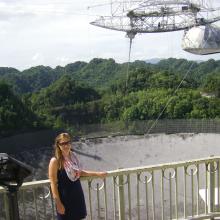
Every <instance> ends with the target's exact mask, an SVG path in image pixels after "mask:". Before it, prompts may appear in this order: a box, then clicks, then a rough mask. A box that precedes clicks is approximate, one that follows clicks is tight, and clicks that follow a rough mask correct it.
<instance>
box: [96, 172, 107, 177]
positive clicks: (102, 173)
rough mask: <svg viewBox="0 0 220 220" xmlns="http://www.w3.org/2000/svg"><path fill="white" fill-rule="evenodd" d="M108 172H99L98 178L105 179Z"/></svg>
mask: <svg viewBox="0 0 220 220" xmlns="http://www.w3.org/2000/svg"><path fill="white" fill-rule="evenodd" d="M107 174H108V173H107V172H97V176H98V177H100V178H105V177H106V176H107Z"/></svg>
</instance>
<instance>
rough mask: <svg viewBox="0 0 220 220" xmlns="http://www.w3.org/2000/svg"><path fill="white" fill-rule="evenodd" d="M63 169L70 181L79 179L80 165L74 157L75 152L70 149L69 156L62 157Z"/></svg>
mask: <svg viewBox="0 0 220 220" xmlns="http://www.w3.org/2000/svg"><path fill="white" fill-rule="evenodd" d="M64 169H65V171H66V174H67V176H68V177H69V179H70V180H71V181H76V180H77V179H79V177H80V175H79V173H80V170H81V166H80V163H79V160H78V158H77V157H76V154H75V153H73V152H72V151H71V152H70V157H66V158H65V159H64Z"/></svg>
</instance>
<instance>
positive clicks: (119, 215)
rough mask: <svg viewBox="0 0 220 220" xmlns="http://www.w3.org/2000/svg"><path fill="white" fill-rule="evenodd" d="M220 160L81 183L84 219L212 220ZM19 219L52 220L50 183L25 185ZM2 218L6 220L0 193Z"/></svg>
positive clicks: (219, 199)
mask: <svg viewBox="0 0 220 220" xmlns="http://www.w3.org/2000/svg"><path fill="white" fill-rule="evenodd" d="M219 165H220V157H209V158H204V159H198V160H189V161H183V162H176V163H167V164H160V165H154V166H146V167H136V168H129V169H118V170H113V171H109V172H108V175H107V177H106V178H105V179H104V180H102V179H99V178H94V177H93V178H88V177H86V178H81V180H82V185H83V189H84V193H85V197H86V203H87V211H88V216H87V219H91V220H93V219H106V220H109V219H120V220H125V219H129V220H130V219H132V220H133V219H137V220H142V219H152V220H154V219H155V220H158V219H162V220H165V219H213V218H214V217H215V216H220V205H219V204H220V190H219V186H220V175H219V171H220V169H219ZM18 197H19V210H20V217H21V219H22V220H25V219H26V220H29V219H36V220H41V219H45V220H47V219H48V220H49V219H50V220H51V219H56V218H55V217H56V212H55V205H54V202H53V199H52V197H51V193H50V188H49V181H48V180H44V181H34V182H26V183H24V184H23V185H22V187H21V188H20V190H19V194H18ZM0 206H1V207H0V208H1V209H0V210H1V211H0V219H2V220H3V219H7V218H8V213H7V211H6V210H7V200H6V194H5V190H4V189H3V188H1V189H0Z"/></svg>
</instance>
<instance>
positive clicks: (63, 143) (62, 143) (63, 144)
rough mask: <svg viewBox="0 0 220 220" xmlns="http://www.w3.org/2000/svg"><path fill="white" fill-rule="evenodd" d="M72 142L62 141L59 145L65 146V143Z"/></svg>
mask: <svg viewBox="0 0 220 220" xmlns="http://www.w3.org/2000/svg"><path fill="white" fill-rule="evenodd" d="M70 143H71V142H70V141H65V142H60V143H59V145H60V146H65V145H69V144H70Z"/></svg>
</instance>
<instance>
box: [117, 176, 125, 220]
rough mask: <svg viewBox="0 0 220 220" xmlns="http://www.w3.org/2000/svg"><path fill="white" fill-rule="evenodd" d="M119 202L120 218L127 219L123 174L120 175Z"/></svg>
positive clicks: (121, 219) (120, 219)
mask: <svg viewBox="0 0 220 220" xmlns="http://www.w3.org/2000/svg"><path fill="white" fill-rule="evenodd" d="M118 179H119V180H118V183H119V185H118V201H119V202H118V204H119V220H124V219H125V195H124V183H123V182H124V181H123V179H124V178H123V175H119V176H118Z"/></svg>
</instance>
